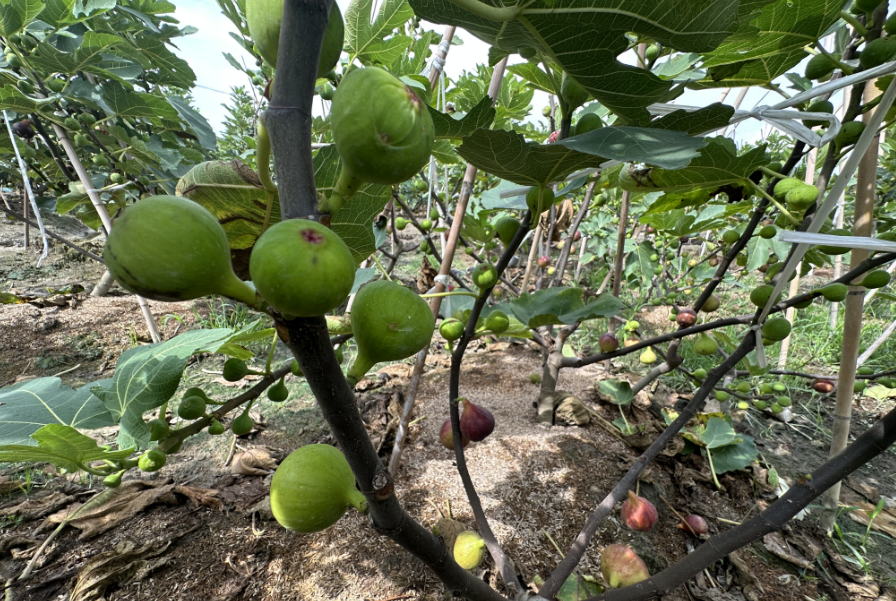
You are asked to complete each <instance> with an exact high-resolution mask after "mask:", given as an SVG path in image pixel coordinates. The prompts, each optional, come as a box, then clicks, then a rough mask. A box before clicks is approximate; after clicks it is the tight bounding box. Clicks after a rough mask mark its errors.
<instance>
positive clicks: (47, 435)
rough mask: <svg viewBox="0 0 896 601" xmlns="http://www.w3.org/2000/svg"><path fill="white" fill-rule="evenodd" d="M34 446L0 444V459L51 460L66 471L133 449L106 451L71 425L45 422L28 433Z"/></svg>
mask: <svg viewBox="0 0 896 601" xmlns="http://www.w3.org/2000/svg"><path fill="white" fill-rule="evenodd" d="M31 438H33V439H34V440H35V441H36V442H37V446H29V445H2V446H0V462H21V461H27V462H33V463H52V464H53V465H55V466H56V467H61V468H64V469H67V470H69V471H76V470H77V469H79V468H80V467H81V466H83V465H87V464H89V463H90V462H92V461H114V460H116V459H118V460H121V459H125V458H127V457H128V456H129V455H130V454H131V453H133V452H134V449H133V448H130V449H122V450H119V451H107V450H105V449H103V448H100V447H99V445H97V444H96V441H95V440H94V439H92V438H90V437H89V436H85V435H83V434H81V433H80V432H78V431H77V430H76V429H74V428H72V427H71V426H64V425H61V424H48V425H46V426H44V427H42V428H41V429H40V430H37V431H36V432H35V433H34V434H32V435H31Z"/></svg>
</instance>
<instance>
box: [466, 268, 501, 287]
mask: <svg viewBox="0 0 896 601" xmlns="http://www.w3.org/2000/svg"><path fill="white" fill-rule="evenodd" d="M471 279H472V280H473V283H474V284H476V286H477V287H478V288H479V289H480V290H485V289H486V288H491V287H492V286H494V285H495V284H497V283H498V271H497V270H496V269H495V266H494V265H491V264H489V263H480V264H479V265H477V266H476V268H475V269H474V270H473V275H472V276H471Z"/></svg>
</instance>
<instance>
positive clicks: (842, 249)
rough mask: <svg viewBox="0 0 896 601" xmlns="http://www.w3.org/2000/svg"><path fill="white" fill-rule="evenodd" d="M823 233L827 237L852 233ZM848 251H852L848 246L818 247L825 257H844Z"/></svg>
mask: <svg viewBox="0 0 896 601" xmlns="http://www.w3.org/2000/svg"><path fill="white" fill-rule="evenodd" d="M825 233H826V234H827V235H829V236H852V231H850V230H847V229H834V230H830V231H828V232H825ZM850 250H852V249H851V248H850V247H848V246H834V245H828V244H822V245H819V247H818V251H819V252H822V253H824V254H826V255H845V254H846V253H848V252H849V251H850ZM884 273H886V272H884Z"/></svg>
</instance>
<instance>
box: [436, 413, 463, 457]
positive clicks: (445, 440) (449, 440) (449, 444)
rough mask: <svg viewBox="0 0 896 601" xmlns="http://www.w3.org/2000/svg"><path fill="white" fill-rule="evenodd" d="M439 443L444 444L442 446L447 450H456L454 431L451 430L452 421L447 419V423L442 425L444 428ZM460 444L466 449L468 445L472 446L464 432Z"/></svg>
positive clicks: (461, 434) (440, 432) (440, 433)
mask: <svg viewBox="0 0 896 601" xmlns="http://www.w3.org/2000/svg"><path fill="white" fill-rule="evenodd" d="M439 442H440V443H442V446H443V447H445V448H446V449H448V450H450V451H453V450H454V431H453V430H452V429H451V419H446V420H445V423H444V424H442V428H441V429H440V430H439ZM460 442H461V444H462V445H463V446H464V447H466V446H467V445H468V444H470V439H469V438H467V437H466V435H465V434H464V433H463V432H461V433H460Z"/></svg>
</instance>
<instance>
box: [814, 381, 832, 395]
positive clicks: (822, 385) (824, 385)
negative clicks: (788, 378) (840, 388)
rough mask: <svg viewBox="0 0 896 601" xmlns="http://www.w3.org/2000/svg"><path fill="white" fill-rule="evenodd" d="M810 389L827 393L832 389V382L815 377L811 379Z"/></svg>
mask: <svg viewBox="0 0 896 601" xmlns="http://www.w3.org/2000/svg"><path fill="white" fill-rule="evenodd" d="M812 390H814V391H815V392H820V393H822V394H828V393H829V392H832V391H833V390H834V383H833V382H831V381H830V380H825V379H824V378H816V379H815V380H812Z"/></svg>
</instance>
